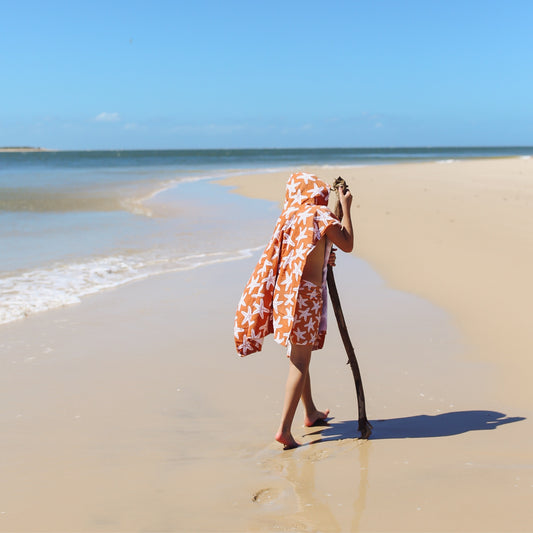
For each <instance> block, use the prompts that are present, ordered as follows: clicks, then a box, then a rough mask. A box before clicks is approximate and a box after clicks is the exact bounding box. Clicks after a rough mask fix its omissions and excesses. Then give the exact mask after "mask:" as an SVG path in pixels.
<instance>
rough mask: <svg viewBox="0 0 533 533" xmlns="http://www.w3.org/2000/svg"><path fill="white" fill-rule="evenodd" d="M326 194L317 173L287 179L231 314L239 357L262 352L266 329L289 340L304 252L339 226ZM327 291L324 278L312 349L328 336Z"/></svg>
mask: <svg viewBox="0 0 533 533" xmlns="http://www.w3.org/2000/svg"><path fill="white" fill-rule="evenodd" d="M328 196H329V188H328V186H327V185H326V184H325V183H324V182H323V181H321V180H320V179H319V178H317V177H316V176H313V175H311V174H307V173H304V172H297V173H295V174H293V175H292V176H291V177H290V178H289V181H288V182H287V188H286V192H285V204H284V206H283V211H282V213H281V215H280V217H279V218H278V220H277V222H276V227H275V229H274V234H273V235H272V238H271V239H270V242H269V243H268V245H267V247H266V248H265V251H264V252H263V255H262V256H261V259H260V260H259V262H258V263H257V265H256V267H255V270H254V271H253V273H252V276H251V277H250V279H249V281H248V283H247V285H246V288H245V289H244V292H243V294H242V297H241V299H240V302H239V305H238V308H237V313H236V315H235V327H234V337H235V345H236V347H237V352H238V353H239V354H240V355H241V356H245V355H248V354H251V353H254V352H258V351H260V350H261V348H262V345H263V340H264V338H265V337H266V336H267V335H268V334H270V333H273V334H274V340H275V341H276V342H278V343H279V344H282V345H284V346H287V345H288V344H289V337H290V334H291V330H292V326H293V323H294V311H295V308H296V299H297V296H298V290H299V287H300V282H301V279H302V272H303V268H304V266H305V262H306V260H307V256H308V254H309V253H310V252H311V251H312V250H313V249H314V247H315V246H316V244H317V243H318V241H319V240H320V239H321V238H322V237H323V236H324V235H325V233H326V230H327V229H328V228H329V227H330V226H332V225H335V224H338V225H340V222H339V219H338V218H337V217H336V216H335V215H334V214H333V213H332V212H331V211H330V210H329V209H328V207H327V203H328ZM328 254H329V248H328V249H327V252H326V255H328ZM325 261H327V257H326V258H325ZM324 278H325V277H324ZM326 291H327V286H326V283H325V279H324V280H323V283H322V293H323V308H322V320H321V322H320V327H319V336H318V339H317V341H316V343H315V346H314V349H319V348H322V346H323V344H324V337H325V335H326V305H327V297H326V296H327V294H326Z"/></svg>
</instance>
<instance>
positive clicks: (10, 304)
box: [0, 247, 263, 324]
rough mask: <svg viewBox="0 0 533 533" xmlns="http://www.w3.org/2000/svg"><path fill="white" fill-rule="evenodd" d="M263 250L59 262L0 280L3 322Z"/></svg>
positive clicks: (136, 255) (0, 311) (147, 255)
mask: <svg viewBox="0 0 533 533" xmlns="http://www.w3.org/2000/svg"><path fill="white" fill-rule="evenodd" d="M262 248H263V247H259V248H245V249H241V250H235V251H230V252H209V253H198V254H193V255H186V256H182V257H179V256H177V257H170V256H168V255H165V254H158V253H156V252H146V253H139V254H132V255H126V254H124V255H115V256H110V257H101V258H92V259H90V260H89V261H87V262H76V263H68V264H55V265H53V266H51V267H49V268H42V269H35V270H30V271H25V272H20V273H16V274H14V275H11V276H8V277H4V278H0V294H2V299H1V301H0V324H6V323H8V322H13V321H15V320H19V319H21V318H24V317H28V316H30V315H33V314H35V313H39V312H41V311H47V310H50V309H55V308H58V307H64V306H67V305H72V304H75V303H78V302H80V300H81V298H83V297H84V296H87V295H90V294H95V293H98V292H101V291H103V290H106V289H112V288H115V287H119V286H120V285H124V284H125V283H130V282H132V281H136V280H141V279H144V278H147V277H149V276H153V275H157V274H162V273H165V272H174V271H179V270H189V269H193V268H197V267H200V266H203V265H208V264H213V263H221V262H225V261H235V260H238V259H244V258H247V257H250V256H251V255H252V254H253V253H254V252H255V251H257V250H259V249H262Z"/></svg>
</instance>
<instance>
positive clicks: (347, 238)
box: [326, 187, 353, 252]
mask: <svg viewBox="0 0 533 533" xmlns="http://www.w3.org/2000/svg"><path fill="white" fill-rule="evenodd" d="M337 190H338V193H339V200H340V203H341V207H342V212H343V216H342V222H341V224H342V225H341V226H340V227H339V226H337V225H336V224H335V225H334V226H330V227H329V228H328V229H327V230H326V235H327V236H328V238H329V240H330V241H331V242H332V243H333V244H334V245H335V246H338V247H339V248H340V249H341V250H342V251H343V252H351V251H352V250H353V227H352V217H351V213H350V209H351V207H352V199H353V198H352V193H351V192H350V191H346V192H344V191H343V190H342V188H340V187H339V189H337Z"/></svg>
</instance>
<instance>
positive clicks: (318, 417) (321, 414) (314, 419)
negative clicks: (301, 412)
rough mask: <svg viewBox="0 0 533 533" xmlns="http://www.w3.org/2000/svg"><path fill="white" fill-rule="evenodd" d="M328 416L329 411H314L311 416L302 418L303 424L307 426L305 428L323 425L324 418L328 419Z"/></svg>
mask: <svg viewBox="0 0 533 533" xmlns="http://www.w3.org/2000/svg"><path fill="white" fill-rule="evenodd" d="M328 415H329V409H326V410H325V411H318V410H317V411H315V412H314V413H312V414H309V415H307V414H306V415H305V418H304V424H305V425H306V426H307V427H311V426H319V425H321V424H322V425H324V424H325V423H326V418H327V417H328Z"/></svg>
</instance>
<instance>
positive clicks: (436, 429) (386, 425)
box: [308, 411, 525, 444]
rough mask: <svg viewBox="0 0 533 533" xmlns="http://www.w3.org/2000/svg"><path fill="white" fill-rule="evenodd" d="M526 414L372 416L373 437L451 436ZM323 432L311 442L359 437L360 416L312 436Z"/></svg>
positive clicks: (506, 421)
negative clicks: (387, 417)
mask: <svg viewBox="0 0 533 533" xmlns="http://www.w3.org/2000/svg"><path fill="white" fill-rule="evenodd" d="M521 420H525V418H524V417H521V416H515V417H507V415H505V414H503V413H498V412H496V411H455V412H451V413H442V414H438V415H417V416H407V417H404V418H390V419H388V420H371V424H372V426H373V430H372V435H371V436H370V440H381V439H419V438H429V437H449V436H451V435H460V434H461V433H468V432H469V431H480V430H489V429H496V428H497V427H498V426H502V425H504V424H511V423H513V422H520V421H521ZM312 435H320V438H319V439H317V440H316V441H313V442H311V443H309V444H315V443H318V442H326V441H328V440H341V439H354V438H359V436H360V433H359V431H358V430H357V420H346V421H341V422H333V421H329V422H328V423H327V425H324V426H320V429H318V430H317V431H315V432H313V433H308V436H312Z"/></svg>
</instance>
